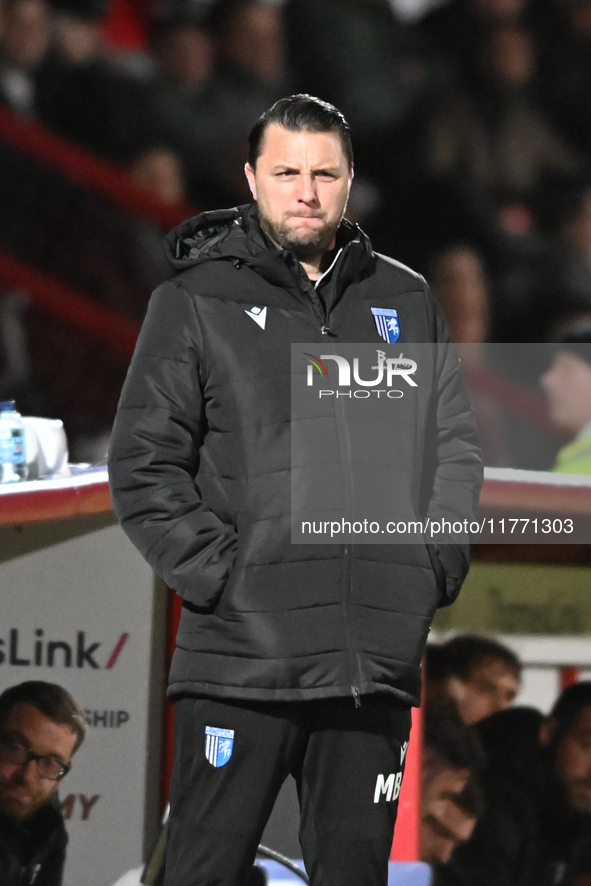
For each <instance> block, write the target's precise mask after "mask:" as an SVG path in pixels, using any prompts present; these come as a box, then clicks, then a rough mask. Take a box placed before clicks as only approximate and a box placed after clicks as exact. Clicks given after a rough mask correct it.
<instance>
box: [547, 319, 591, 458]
mask: <svg viewBox="0 0 591 886" xmlns="http://www.w3.org/2000/svg"><path fill="white" fill-rule="evenodd" d="M540 384H541V386H542V388H543V390H544V392H545V394H546V397H547V399H548V411H549V415H550V418H551V419H552V421H553V422H554V423H555V424H556V425H558V426H559V427H561V428H564V429H565V430H567V431H570V432H571V433H574V435H575V436H574V438H573V440H571V442H570V443H567V445H566V446H563V447H562V449H560V450H559V452H558V454H557V456H556V462H555V464H554V466H553V468H552V470H553V471H558V472H560V473H563V474H591V319H588V320H585V321H582V322H580V323H577V324H575V325H573V326H571V327H569V328H568V329H567V330H566V331H565V333H564V334H563V335H562V337H561V340H560V342H559V344H558V346H557V350H556V353H555V355H554V360H553V361H552V364H551V366H550V368H549V369H548V371H547V372H546V373H544V375H543V376H542V378H541V380H540Z"/></svg>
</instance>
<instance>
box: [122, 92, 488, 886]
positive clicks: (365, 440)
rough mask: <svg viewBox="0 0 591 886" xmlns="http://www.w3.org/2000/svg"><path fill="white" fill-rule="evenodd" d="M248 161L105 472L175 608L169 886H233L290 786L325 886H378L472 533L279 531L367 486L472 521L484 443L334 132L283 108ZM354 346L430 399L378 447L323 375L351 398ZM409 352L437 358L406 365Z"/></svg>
mask: <svg viewBox="0 0 591 886" xmlns="http://www.w3.org/2000/svg"><path fill="white" fill-rule="evenodd" d="M250 148H251V150H250V155H249V163H248V164H247V166H246V174H247V177H248V179H249V183H250V186H251V190H252V192H253V196H254V198H255V202H254V203H253V204H251V205H249V206H244V207H238V208H236V209H231V210H226V211H222V212H208V213H204V214H203V215H202V216H199V217H198V218H196V219H190V220H189V221H187V222H185V223H184V224H183V225H181V226H180V227H179V228H178V229H177V230H176V231H174V232H172V234H171V235H169V237H168V247H169V252H170V257H171V261H172V263H173V264H174V266H175V267H176V268H177V269H178V274H177V275H176V276H175V277H174V278H173V279H172V280H171V281H170V282H168V283H165V284H163V285H162V286H161V287H159V289H158V290H156V292H155V294H154V296H153V298H152V301H151V303H150V307H149V310H148V315H147V317H146V321H145V323H144V326H143V328H142V332H141V335H140V338H139V341H138V345H137V349H136V353H135V355H134V358H133V361H132V364H131V367H130V370H129V375H128V378H127V381H126V384H125V387H124V390H123V393H122V396H121V402H120V407H119V411H118V415H117V420H116V422H115V427H114V431H113V439H112V446H111V456H110V476H111V488H112V494H113V501H114V504H115V509H116V512H117V515H118V517H119V519H120V521H121V524H122V526H123V528H124V529H125V531H126V532H127V533H128V535H129V537H130V538H131V540H132V541H133V542H134V544H135V545H136V546H137V547H138V549H139V550H140V551H141V553H142V554H143V555H144V556H145V558H146V559H147V560H148V562H149V563H150V564H151V565H152V567H153V568H154V570H155V571H156V572H157V573H158V574H159V575H161V576H162V577H163V578H164V580H165V581H166V582H167V584H168V585H169V586H170V587H171V588H172V589H174V590H175V591H176V592H177V593H179V594H180V595H181V596H182V598H183V613H182V617H181V623H180V626H179V631H178V636H177V649H176V651H175V654H174V659H173V663H172V669H171V675H170V689H169V693H170V695H171V696H172V697H174V698H175V699H177V704H176V721H175V722H176V726H175V730H176V732H175V743H176V744H175V771H174V773H173V780H172V785H171V807H172V808H171V823H170V839H169V847H168V853H167V866H166V870H167V873H166V883H167V886H173V884H174V886H186V884H187V886H188V884H190V883H195V884H197V883H199V886H209V884H211V886H213V884H214V883H215V884H228V886H230V884H232V886H234V884H236V883H240V882H241V877H243V876H244V872H245V871H246V870H247V869H248V866H249V865H250V863H251V862H252V858H253V857H254V852H255V850H256V846H257V843H258V840H259V839H260V835H261V834H262V830H263V828H264V825H265V822H266V820H267V818H268V816H269V814H270V811H271V809H272V806H273V802H274V799H275V797H276V795H277V792H278V790H279V788H280V786H281V783H282V782H283V781H284V779H285V778H286V777H287V775H288V774H289V773H290V772H291V773H292V774H294V775H295V777H296V780H297V782H298V789H299V794H300V804H301V807H302V828H301V833H300V837H301V842H302V849H303V852H304V860H305V862H306V866H307V868H308V871H309V872H310V874H311V877H312V882H313V883H317V884H320V883H323V884H332V883H334V884H338V886H346V884H348V883H355V884H356V886H360V884H365V883H367V884H372V886H373V884H376V886H377V884H385V883H386V876H387V860H388V855H389V849H390V845H391V840H392V833H393V828H394V820H395V816H396V807H397V798H398V793H399V790H400V783H401V779H402V769H403V763H404V757H405V753H406V747H407V740H408V732H409V727H410V711H409V706H410V705H413V704H418V703H419V699H420V682H421V673H420V661H421V656H422V652H423V648H424V644H425V641H426V637H427V633H428V630H429V624H430V621H431V618H432V616H433V614H434V612H435V609H436V607H437V606H438V605H445V604H447V603H450V602H452V601H453V599H454V598H455V596H456V595H457V593H458V591H459V589H460V586H461V584H462V581H463V579H464V577H465V574H466V572H467V569H468V559H469V546H468V538H467V533H466V532H465V531H464V532H463V533H461V534H460V536H459V537H457V538H454V540H452V541H451V542H450V543H449V544H441V545H436V544H433V543H431V542H430V540H429V539H430V536H427V537H426V538H425V537H424V536H423V533H422V532H421V533H419V535H418V537H417V538H415V539H414V541H415V542H416V543H406V544H404V543H403V544H383V543H382V544H375V543H371V544H368V543H366V542H367V541H368V539H364V543H363V544H359V545H352V544H342V543H338V544H335V543H334V542H335V541H340V540H339V539H333V543H332V544H331V543H330V541H331V540H330V538H328V537H326V538H321V539H317V538H314V539H313V542H314V543H302V539H297V540H296V541H297V543H292V540H293V536H292V529H293V527H292V521H291V515H290V509H291V506H294V507H295V505H294V501H296V500H297V502H298V503H299V504H301V501H300V499H304V503H303V505H302V507H303V510H304V511H305V510H306V507H307V504H306V502H308V503H309V501H310V500H311V499H313V498H314V495H315V494H317V499H319V500H322V501H324V502H325V503H326V506H327V508H328V511H330V512H331V513H333V515H334V512H335V511H336V510H338V507H339V506H340V504H342V503H343V502H345V503H346V502H350V501H352V500H353V499H356V500H357V499H359V497H360V496H361V498H363V496H362V495H361V492H360V489H361V487H363V488H364V489H365V488H366V487H368V486H369V487H371V489H373V487H372V483H373V482H374V480H375V478H376V477H378V479H379V482H378V483H376V490H377V492H376V494H375V495H374V494H373V491H372V492H371V494H370V495H369V499H372V498H375V499H377V500H378V501H377V505H376V506H377V507H378V510H379V511H380V513H384V514H385V515H387V514H390V515H391V516H392V518H393V519H394V517H396V518H399V517H400V515H401V514H402V515H403V516H405V517H408V518H409V519H410V518H412V519H415V518H417V519H419V518H420V519H421V520H422V521H427V520H429V521H431V520H439V521H441V520H442V518H443V517H444V516H445V515H447V516H448V517H450V519H453V517H452V515H453V516H455V517H463V518H464V520H468V521H469V518H470V515H471V513H472V509H473V507H474V505H475V503H476V499H477V496H478V491H479V488H480V483H481V473H482V469H481V463H480V458H479V452H478V446H477V442H476V434H475V428H474V424H473V419H472V413H471V409H470V405H469V403H468V400H467V397H466V394H465V391H464V388H463V385H462V382H461V379H460V375H459V366H458V360H457V357H456V356H455V354H454V353H453V351H452V350H451V349H450V346H449V333H448V332H447V329H446V327H445V323H444V321H443V320H442V318H441V315H440V314H439V312H438V310H437V308H436V306H435V303H434V301H433V298H432V296H431V294H430V292H429V290H428V288H427V286H426V284H425V281H424V280H423V279H422V277H420V276H419V275H418V274H415V273H413V272H412V271H410V270H409V269H408V268H405V267H404V266H402V265H400V264H398V263H397V262H395V261H393V260H391V259H388V258H385V257H383V256H379V255H376V254H375V253H373V251H372V249H371V244H370V243H369V241H368V239H367V237H365V235H364V234H363V232H362V231H360V230H359V228H357V227H356V226H354V225H351V224H350V223H348V222H347V221H344V220H343V213H344V211H345V207H346V203H347V197H348V192H349V186H350V182H351V179H352V176H353V166H352V151H351V144H350V137H349V131H348V126H347V124H346V122H345V120H344V118H343V117H342V115H341V114H340V113H339V112H338V111H337V110H336V109H335V108H334V107H332V106H331V105H327V104H326V103H324V102H321V101H319V100H318V99H313V98H310V97H309V96H292V97H290V98H288V99H282V100H281V101H280V102H278V103H277V104H276V105H274V106H273V108H271V109H270V111H268V112H266V114H264V115H263V117H262V118H261V119H260V120H259V121H258V123H257V124H256V125H255V127H254V129H253V132H252V133H251V145H250ZM352 342H354V343H362V345H363V346H365V347H367V345H373V348H372V353H373V355H374V356H373V359H376V357H375V354H376V352H377V359H378V367H375V368H376V369H377V370H378V376H377V377H376V378H378V379H382V378H385V377H386V376H387V378H388V384H389V381H390V380H391V378H393V377H394V375H396V373H398V375H396V377H397V378H400V377H401V376H403V375H404V373H407V376H408V373H416V374H415V378H416V379H417V382H415V381H414V380H412V379H411V380H410V381H409V380H408V378H407V380H406V382H405V380H404V378H402V379H401V380H400V387H401V388H404V390H399V391H395V390H393V389H391V388H390V387H388V385H387V384H386V383H385V384H384V385H382V388H383V390H381V393H382V394H383V396H384V400H383V401H382V402H386V397H387V396H389V395H390V394H393V395H394V397H395V398H396V397H399V400H395V399H394V400H392V399H390V400H388V401H387V403H388V404H389V405H392V404H393V403H399V404H400V406H399V408H398V411H397V412H396V413H394V411H393V409H392V410H390V412H389V413H388V414H389V416H394V417H395V420H394V418H392V417H390V418H389V419H388V421H389V422H390V424H389V425H388V424H386V425H383V424H380V421H382V418H381V417H379V418H378V420H377V424H373V425H372V424H371V420H370V418H371V417H370V418H368V422H369V423H368V424H365V423H364V420H361V421H359V420H357V422H356V425H355V427H352V425H353V424H355V422H352V421H351V416H352V412H351V411H350V409H349V406H345V405H344V400H345V398H346V397H349V398H350V400H351V403H352V402H353V400H352V397H351V391H350V381H349V389H348V392H345V393H343V391H341V389H340V388H339V386H338V384H337V382H336V377H335V375H334V374H330V376H329V371H328V370H327V369H326V363H327V362H328V363H330V362H331V361H332V362H334V363H336V364H337V367H338V369H339V374H338V378H339V384H341V382H343V378H344V382H343V384H345V385H346V382H347V377H346V372H345V370H344V369H343V366H345V364H346V366H347V367H348V366H349V363H348V362H347V360H346V359H344V358H342V351H339V347H347V346H348V347H350V346H351V345H350V343H352ZM394 342H396V343H397V344H398V343H399V344H400V345H402V343H407V344H406V348H407V354H406V358H404V357H403V354H402V351H401V352H400V354H399V355H398V352H397V353H396V354H392V347H391V346H392V344H393V343H394ZM293 343H305V344H302V345H299V344H298V346H297V348H296V357H297V360H298V361H299V363H298V365H301V367H302V368H301V373H302V374H301V375H300V376H299V380H300V381H302V384H304V382H303V379H304V378H305V376H304V375H303V373H304V371H305V368H306V367H305V366H304V364H305V361H306V360H308V359H309V361H311V363H310V372H309V374H308V384H311V383H312V382H313V378H312V373H313V368H312V367H314V368H315V370H316V371H317V373H319V374H320V376H321V377H322V378H323V379H326V378H327V377H329V381H323V382H322V384H323V385H324V384H325V383H326V385H327V390H325V391H321V392H318V397H319V398H320V399H317V400H316V402H315V405H314V407H313V409H312V410H311V411H310V412H309V413H306V412H305V411H304V412H303V413H302V412H301V411H300V412H299V413H298V415H297V416H295V417H294V414H292V412H291V411H290V393H293V390H294V389H293V387H292V384H293V383H294V382H293V379H294V377H295V380H296V382H297V381H298V376H297V371H299V370H297V371H296V373H295V376H294V372H293V362H292V344H293ZM314 343H316V344H314ZM384 343H385V344H384ZM410 343H423V344H422V345H421V346H422V347H423V348H425V349H427V351H425V352H424V353H423V354H422V355H419V357H418V358H417V359H416V360H412V359H411V360H409V359H408V348H409V347H411V344H410ZM439 344H440V345H441V347H437V345H439ZM306 345H307V346H306ZM417 347H418V345H417ZM311 349H314V351H315V352H316V353H318V352H321V353H320V357H319V358H317V357H316V356H315V354H314V353H310V351H311ZM327 351H330V352H332V353H330V354H327V353H326V352H327ZM300 352H301V353H300ZM389 355H392V356H389ZM323 358H324V359H323ZM343 359H344V363H343V362H342V360H343ZM339 361H341V362H339ZM353 365H354V375H355V378H356V379H358V377H359V375H360V371H359V365H358V363H357V361H356V360H355V361H353ZM386 365H387V366H388V371H390V369H391V370H392V373H393V375H388V374H387V373H386V375H384V369H385V367H386ZM380 367H381V368H380ZM413 367H414V368H413ZM332 368H333V369H334V367H332ZM341 370H343V377H341ZM329 383H330V385H331V386H332V388H334V389H335V390H336V391H337V393H336V395H335V391H334V390H329V389H328V385H329ZM376 383H377V382H376V381H370V382H365V383H364V382H361V385H363V384H365V385H366V389H367V386H373V385H375V384H376ZM360 390H361V389H360ZM358 394H359V391H357V392H356V393H355V396H356V397H357V395H358ZM362 394H363V395H364V396H365V395H366V394H367V390H364V391H362ZM375 394H376V398H375V400H374V401H373V402H374V403H375V402H377V397H379V396H380V391H378V390H376V391H375ZM323 395H326V396H325V397H324V399H322V397H323ZM331 395H332V398H331ZM339 398H341V399H339ZM403 398H404V399H403ZM291 402H292V405H293V400H292V401H291ZM352 408H353V407H352V406H351V409H352ZM377 408H379V407H376V409H377ZM368 415H369V413H368ZM392 422H394V424H392ZM384 427H386V428H387V429H388V430H387V432H386V433H385V436H380V429H383V428H384ZM318 428H321V431H322V433H321V434H320V437H318V438H316V437H315V436H314V435H315V434H316V431H317V429H318ZM360 429H361V430H360ZM364 429H365V433H364ZM311 439H316V441H317V442H318V441H319V440H320V441H322V440H324V441H328V445H327V446H324V447H323V446H322V445H320V448H318V447H317V448H316V449H314V445H312V446H310V445H309V444H310V440H311ZM368 465H369V466H370V467H369V469H368V467H367V466H368ZM360 477H363V478H365V479H364V480H363V481H360ZM335 478H336V479H335ZM362 491H363V490H362ZM370 491H371V490H370ZM325 494H326V498H325V499H323V496H324V495H325ZM340 497H341V498H340ZM366 499H367V496H366V498H365V499H364V501H366ZM322 501H321V504H320V511H322V508H323V504H322ZM400 502H404V508H403V509H402V511H401V510H400V508H399V507H398V504H399V503H400ZM350 513H353V512H346V513H345V516H350ZM316 516H318V514H316ZM399 522H400V521H399ZM377 525H378V524H377V523H376V526H377ZM396 525H398V524H396ZM427 525H431V524H430V523H429V524H427ZM401 528H402V527H399V529H401ZM374 531H379V530H374ZM388 531H391V530H388ZM382 532H385V530H382ZM380 534H382V533H380ZM341 540H344V541H347V539H345V538H343V539H341ZM371 540H372V539H371V538H370V539H369V541H371ZM380 540H381V541H384V540H385V539H380ZM394 540H397V539H394ZM446 540H448V541H449V539H446ZM303 541H304V542H305V541H306V539H303ZM318 541H320V543H318ZM402 541H404V537H403V538H402ZM195 741H197V751H195V750H194V748H195Z"/></svg>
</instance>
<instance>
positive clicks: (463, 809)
mask: <svg viewBox="0 0 591 886" xmlns="http://www.w3.org/2000/svg"><path fill="white" fill-rule="evenodd" d="M483 768H484V754H483V752H482V750H481V748H480V745H479V742H478V739H477V738H476V735H475V734H474V732H473V731H472V729H470V728H469V727H468V726H466V725H465V724H463V723H462V722H461V720H460V719H459V718H458V716H457V713H456V711H455V710H454V708H453V707H451V706H446V705H439V706H437V705H435V706H431V707H429V708H428V709H427V711H426V713H425V727H424V732H423V756H422V761H421V823H420V831H419V857H420V859H421V861H426V862H429V864H434V865H435V864H445V863H446V862H447V861H449V858H450V856H451V854H452V852H453V850H454V849H455V848H456V846H458V845H459V844H460V843H463V842H464V840H467V839H468V838H469V837H470V836H471V834H472V831H473V830H474V826H475V825H476V821H477V819H478V818H479V817H480V815H481V814H482V811H483V809H482V798H481V788H480V772H481V770H482V769H483Z"/></svg>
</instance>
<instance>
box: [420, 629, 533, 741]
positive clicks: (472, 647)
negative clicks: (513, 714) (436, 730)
mask: <svg viewBox="0 0 591 886" xmlns="http://www.w3.org/2000/svg"><path fill="white" fill-rule="evenodd" d="M520 679H521V664H520V662H519V659H518V658H517V656H516V655H515V654H514V653H513V652H511V650H510V649H508V648H507V647H506V646H503V644H502V643H498V642H497V641H496V640H491V639H490V638H489V637H481V636H478V635H476V634H460V635H459V636H457V637H453V638H452V639H451V640H448V641H447V642H446V643H443V644H441V645H438V646H432V645H429V646H427V655H426V667H425V699H426V702H427V704H429V703H432V702H433V701H436V700H440V701H446V700H450V701H452V702H453V704H454V705H455V706H456V708H457V711H458V714H459V716H460V718H461V720H462V721H463V722H464V723H467V724H473V723H478V722H479V721H480V720H484V719H485V718H486V717H489V716H490V715H491V714H493V713H495V711H501V710H504V709H505V708H508V707H510V706H511V705H512V704H513V702H514V701H515V697H516V695H517V692H518V691H519V683H520Z"/></svg>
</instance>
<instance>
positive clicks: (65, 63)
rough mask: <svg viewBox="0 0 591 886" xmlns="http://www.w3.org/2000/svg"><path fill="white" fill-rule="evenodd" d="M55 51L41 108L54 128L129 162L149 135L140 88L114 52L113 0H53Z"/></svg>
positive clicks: (46, 70)
mask: <svg viewBox="0 0 591 886" xmlns="http://www.w3.org/2000/svg"><path fill="white" fill-rule="evenodd" d="M50 2H51V6H52V8H53V14H54V36H53V40H52V44H51V52H50V54H49V55H48V57H47V59H46V61H45V64H44V65H43V67H42V70H41V72H40V74H41V85H40V91H39V112H40V116H41V119H42V122H43V123H44V124H45V125H46V126H48V127H49V128H50V129H52V130H54V131H55V132H57V133H59V134H60V135H62V136H64V137H65V138H69V139H73V140H74V141H77V142H78V143H79V144H81V145H83V146H84V147H86V148H88V149H89V150H90V151H93V152H94V153H95V154H98V155H99V156H101V157H105V158H107V159H109V160H112V161H115V162H119V163H121V162H123V161H124V160H125V159H126V158H127V156H128V155H129V153H130V152H131V151H134V150H135V149H136V146H137V144H138V142H139V141H140V139H141V137H142V136H143V132H142V130H141V128H140V127H141V123H142V118H141V117H140V116H139V110H140V104H139V87H138V84H137V83H136V81H135V79H134V78H133V77H132V76H131V75H130V73H129V72H128V71H127V70H126V69H125V68H124V67H123V65H122V64H119V63H118V61H117V56H116V55H114V54H111V53H110V52H109V46H108V42H107V39H106V36H105V33H104V22H105V19H106V15H107V0H50Z"/></svg>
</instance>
